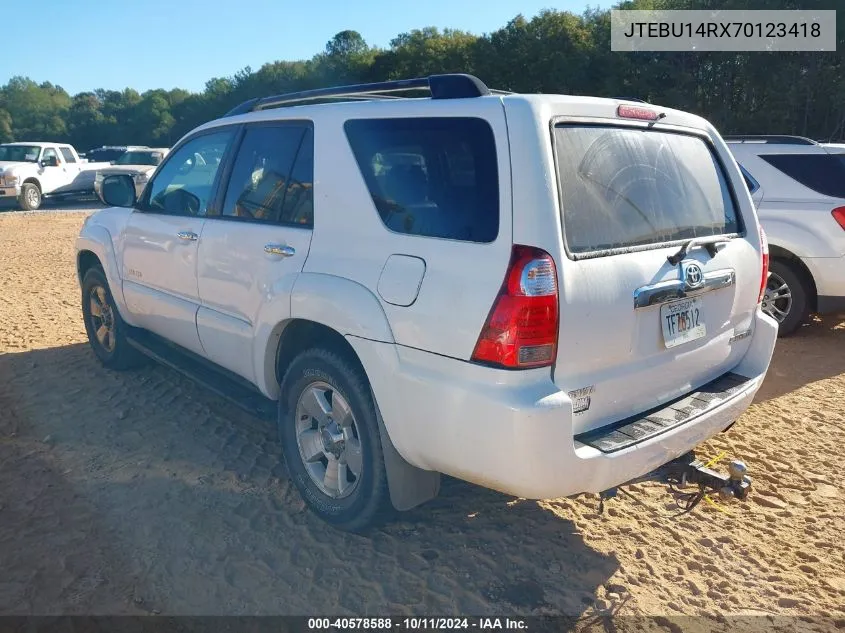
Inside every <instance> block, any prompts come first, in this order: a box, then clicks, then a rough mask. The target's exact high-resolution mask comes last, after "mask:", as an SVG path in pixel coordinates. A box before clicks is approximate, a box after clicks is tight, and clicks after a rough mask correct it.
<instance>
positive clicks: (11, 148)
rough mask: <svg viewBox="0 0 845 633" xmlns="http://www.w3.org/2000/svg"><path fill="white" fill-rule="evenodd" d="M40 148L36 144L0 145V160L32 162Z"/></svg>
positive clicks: (36, 157) (36, 158) (35, 159)
mask: <svg viewBox="0 0 845 633" xmlns="http://www.w3.org/2000/svg"><path fill="white" fill-rule="evenodd" d="M40 152H41V148H40V147H38V146H37V145H0V160H7V161H13V162H16V163H34V162H35V161H37V160H38V154H39V153H40Z"/></svg>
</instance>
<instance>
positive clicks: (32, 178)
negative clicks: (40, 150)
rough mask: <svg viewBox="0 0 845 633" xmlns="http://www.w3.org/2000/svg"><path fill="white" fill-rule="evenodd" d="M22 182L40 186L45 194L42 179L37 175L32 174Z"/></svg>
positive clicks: (41, 191)
mask: <svg viewBox="0 0 845 633" xmlns="http://www.w3.org/2000/svg"><path fill="white" fill-rule="evenodd" d="M21 184H22V185H35V186H36V187H38V191H39V193H41V194H42V195H43V194H44V190H43V189H42V188H41V181H40V180H38V178H36V177H35V176H30V177H29V178H26V179H24V181H23V182H22V183H21Z"/></svg>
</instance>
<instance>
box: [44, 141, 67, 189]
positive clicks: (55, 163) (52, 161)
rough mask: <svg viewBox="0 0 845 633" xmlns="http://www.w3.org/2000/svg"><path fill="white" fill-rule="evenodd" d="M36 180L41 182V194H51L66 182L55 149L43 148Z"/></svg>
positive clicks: (65, 175)
mask: <svg viewBox="0 0 845 633" xmlns="http://www.w3.org/2000/svg"><path fill="white" fill-rule="evenodd" d="M38 179H39V180H40V181H41V192H42V193H43V194H49V193H53V192H54V191H56V190H57V189H59V188H61V187H62V186H63V185H64V184H65V183H66V182H67V179H68V176H67V174H66V173H65V169H64V166H63V163H62V162H61V159H60V158H59V154H58V152H56V148H54V147H45V148H44V151H43V152H42V154H41V169H40V170H39V174H38Z"/></svg>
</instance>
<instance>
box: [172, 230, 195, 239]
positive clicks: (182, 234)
mask: <svg viewBox="0 0 845 633" xmlns="http://www.w3.org/2000/svg"><path fill="white" fill-rule="evenodd" d="M176 237H178V238H179V239H180V240H184V241H186V242H196V241H197V237H198V235H197V234H196V233H194V232H193V231H179V232H178V233H177V234H176Z"/></svg>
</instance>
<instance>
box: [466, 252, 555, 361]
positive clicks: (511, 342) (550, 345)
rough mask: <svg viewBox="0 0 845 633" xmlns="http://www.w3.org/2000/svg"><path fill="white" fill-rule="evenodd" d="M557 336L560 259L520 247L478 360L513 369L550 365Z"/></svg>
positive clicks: (478, 350) (478, 349)
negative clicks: (557, 264) (557, 268)
mask: <svg viewBox="0 0 845 633" xmlns="http://www.w3.org/2000/svg"><path fill="white" fill-rule="evenodd" d="M557 338H558V291H557V271H556V269H555V262H554V259H552V256H551V255H549V254H548V253H547V252H545V251H543V250H540V249H539V248H533V247H530V246H519V245H515V246H514V247H513V251H512V253H511V260H510V264H509V265H508V270H507V273H506V274H505V281H504V283H503V284H502V288H501V290H499V294H498V296H497V297H496V301H495V302H494V303H493V308H492V309H491V310H490V314H489V315H488V316H487V321H486V322H485V323H484V327H483V328H482V329H481V334H480V335H479V337H478V342H477V343H476V344H475V351H473V353H472V360H473V361H475V362H480V363H486V364H491V365H496V366H499V367H508V368H513V369H523V368H528V367H545V366H548V365H551V364H552V363H553V362H554V359H555V356H556V353H557Z"/></svg>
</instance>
